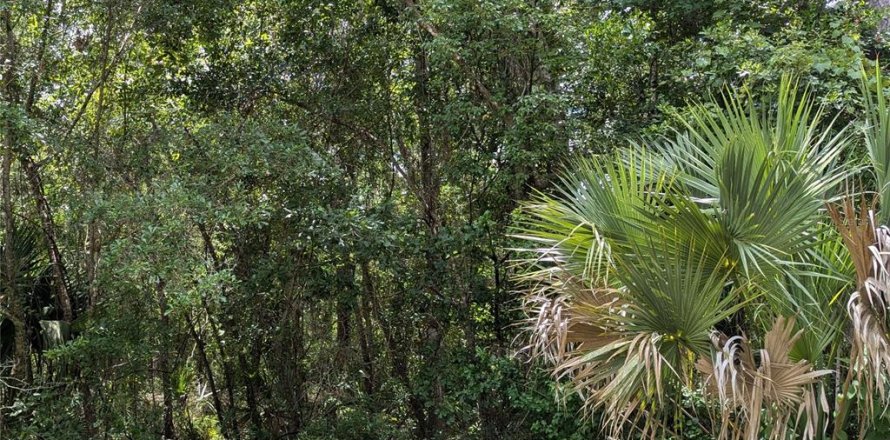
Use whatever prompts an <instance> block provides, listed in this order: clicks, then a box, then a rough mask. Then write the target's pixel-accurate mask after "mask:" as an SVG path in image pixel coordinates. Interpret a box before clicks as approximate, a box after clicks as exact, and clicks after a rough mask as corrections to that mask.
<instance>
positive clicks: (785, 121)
mask: <svg viewBox="0 0 890 440" xmlns="http://www.w3.org/2000/svg"><path fill="white" fill-rule="evenodd" d="M881 102H883V101H881ZM884 110H886V107H885V108H884ZM888 115H890V114H888ZM676 117H677V119H678V120H679V121H680V124H679V128H677V129H676V130H675V131H673V132H672V133H670V134H669V135H667V136H663V137H659V138H651V139H646V140H645V141H643V142H640V143H637V144H633V145H630V146H629V147H627V148H624V149H621V150H619V151H617V152H614V153H611V154H606V155H601V156H595V157H591V158H583V159H579V160H577V161H575V162H572V163H571V164H569V166H568V167H567V169H568V170H569V171H568V172H566V173H565V174H564V175H563V178H562V180H561V182H560V185H559V187H558V190H557V191H556V193H555V194H553V195H548V194H537V195H536V196H535V197H534V198H533V199H532V200H531V201H529V202H527V203H526V204H525V206H524V216H523V220H522V221H521V223H520V224H519V226H518V227H517V230H516V233H515V236H516V237H517V238H519V239H520V240H521V241H522V243H524V246H523V247H522V248H521V249H519V250H520V251H521V253H522V255H525V256H526V257H525V259H523V260H521V261H520V262H519V263H520V267H521V270H520V275H519V277H518V278H519V281H520V282H521V283H522V285H523V286H525V287H524V293H525V295H524V302H523V306H524V307H523V308H524V310H525V311H526V313H527V314H528V320H527V326H526V328H527V335H528V344H527V345H526V346H525V347H524V349H523V350H522V351H523V352H524V353H527V354H529V355H531V356H532V357H535V358H541V359H543V360H544V361H545V362H547V363H548V364H549V365H550V366H551V367H552V372H553V374H554V375H555V376H556V377H557V378H559V379H567V383H568V386H569V387H570V389H571V390H573V391H575V392H577V393H579V394H580V395H581V396H583V397H584V399H585V402H586V407H587V408H588V409H589V410H590V411H589V412H588V413H590V414H594V413H598V414H601V415H602V417H603V418H604V421H605V422H606V423H605V425H604V426H606V427H607V429H609V431H610V433H611V435H613V436H616V437H620V436H624V435H629V434H630V433H631V432H633V430H635V429H638V430H640V431H641V432H642V433H643V434H649V435H652V436H653V437H655V436H658V437H662V436H668V435H679V434H677V433H676V432H674V431H675V426H678V423H681V422H683V421H684V420H685V421H689V420H693V419H698V418H700V417H691V414H689V411H691V410H692V408H690V407H689V405H684V404H683V395H684V392H685V393H687V394H688V393H689V392H696V391H700V392H702V393H704V396H705V398H706V399H707V401H708V402H709V405H707V406H706V407H707V408H712V409H714V411H715V413H716V414H715V415H713V416H712V417H711V419H710V420H711V422H710V424H707V426H704V425H706V424H705V423H703V426H702V427H703V428H705V429H707V430H708V431H709V432H710V435H713V436H719V437H722V438H748V439H756V438H761V437H769V438H786V436H787V435H790V434H791V433H796V435H797V436H800V437H802V438H815V437H817V436H818V435H821V433H822V432H824V431H825V430H826V429H827V428H828V425H829V424H830V421H829V420H828V417H827V415H828V414H830V409H831V408H830V407H831V404H830V403H829V402H828V399H827V397H826V391H825V387H826V385H829V384H830V381H831V380H832V379H833V378H834V377H835V376H836V375H833V373H835V370H834V369H835V368H836V365H837V364H838V362H841V363H843V362H842V361H843V359H845V358H846V356H845V355H843V352H844V351H845V350H849V348H850V347H851V341H849V340H848V339H846V338H845V336H844V329H845V326H846V325H848V324H847V323H846V322H847V321H846V314H845V313H844V304H843V301H842V300H839V295H841V293H843V292H848V291H849V290H851V289H854V288H855V287H856V283H855V275H854V274H855V271H854V264H853V259H851V253H850V252H849V247H848V246H845V244H846V243H847V241H848V240H846V236H845V235H843V234H842V233H841V230H840V229H839V228H837V227H835V226H833V224H832V222H831V216H830V215H829V212H832V213H834V214H835V217H837V218H838V219H840V220H841V223H844V220H843V219H844V218H846V217H844V214H843V212H847V210H843V209H838V208H835V205H834V204H833V203H834V202H837V201H839V200H841V198H840V194H841V193H840V190H841V188H842V187H843V185H841V183H842V182H844V181H845V180H846V179H848V178H849V177H850V176H851V175H852V173H853V171H855V170H852V169H851V168H850V167H844V166H843V165H842V164H841V163H840V159H841V158H842V157H844V155H845V154H849V153H850V152H852V151H853V147H854V146H855V145H856V141H857V137H856V131H855V130H854V128H853V126H844V127H838V126H836V124H834V123H833V122H834V121H833V120H832V119H831V118H827V117H826V115H825V112H824V110H823V109H822V108H821V107H819V106H817V105H815V104H814V100H813V98H812V97H811V96H810V95H809V93H808V92H807V90H806V89H803V88H801V87H798V85H797V83H796V82H795V81H793V80H792V79H790V78H785V79H783V81H782V82H781V84H780V87H779V89H778V92H777V94H776V96H775V98H774V99H771V100H765V101H760V100H757V99H755V97H754V96H752V94H751V93H750V92H749V91H748V90H746V89H742V90H740V91H737V92H727V93H726V94H725V95H723V96H721V97H720V99H712V100H711V101H709V102H707V103H704V104H698V105H693V106H691V107H690V109H689V110H688V112H685V113H683V114H678V115H676ZM887 120H888V121H890V116H888V119H887ZM887 127H890V124H888V125H887ZM888 130H890V128H888ZM886 139H887V140H890V135H887V136H886ZM887 145H888V146H890V144H887ZM882 148H883V147H882ZM888 156H890V154H888ZM888 174H890V173H888ZM888 186H890V185H888ZM851 200H852V199H851ZM827 204H828V206H831V207H832V209H826V205H827ZM847 205H848V207H850V206H852V208H851V209H852V211H853V213H854V212H855V207H856V206H857V205H855V204H852V205H851V204H850V203H847ZM842 211H843V212H842ZM854 222H855V220H854ZM855 224H858V223H855ZM888 237H890V233H888ZM887 243H888V245H887V246H888V247H890V240H888V242H887ZM869 244H871V243H869ZM886 273H890V272H886ZM887 279H888V281H890V275H888V278H887ZM887 298H888V300H890V296H888V297H887ZM882 305H883V303H882ZM885 315H886V314H885ZM885 315H881V317H882V318H883V317H884V316H885ZM870 322H872V321H870ZM886 348H887V349H888V350H887V352H886V353H890V344H887V345H886ZM867 353H871V351H867ZM882 355H883V352H882ZM888 359H890V355H888ZM872 362H873V361H872ZM882 365H885V366H886V365H890V363H885V364H882ZM841 369H844V371H847V370H853V369H852V368H848V367H845V366H842V367H841ZM838 374H840V373H838ZM834 405H835V406H837V405H838V403H837V402H835V403H834ZM637 434H639V433H637ZM635 435H636V434H635Z"/></svg>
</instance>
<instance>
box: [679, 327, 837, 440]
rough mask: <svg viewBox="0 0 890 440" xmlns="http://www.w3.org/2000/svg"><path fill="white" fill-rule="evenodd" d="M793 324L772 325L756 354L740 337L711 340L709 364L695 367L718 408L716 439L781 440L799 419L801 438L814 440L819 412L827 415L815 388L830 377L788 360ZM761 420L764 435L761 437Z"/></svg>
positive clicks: (825, 404) (704, 361)
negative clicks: (712, 350)
mask: <svg viewBox="0 0 890 440" xmlns="http://www.w3.org/2000/svg"><path fill="white" fill-rule="evenodd" d="M794 323H795V321H794V319H793V318H792V319H785V318H784V317H779V318H778V319H776V321H775V323H774V324H773V327H772V329H771V330H770V331H769V332H767V334H766V336H765V339H764V346H763V348H762V349H760V350H755V349H754V348H752V347H751V345H750V343H749V341H748V340H747V338H745V337H744V336H735V337H732V338H729V339H725V338H723V339H725V342H722V340H721V341H718V340H719V339H720V338H715V339H717V340H715V341H714V342H715V346H717V347H716V348H717V352H716V353H715V354H714V356H713V358H710V359H709V358H702V359H700V360H699V361H698V363H697V364H696V368H697V369H698V371H699V372H700V373H702V374H703V375H704V376H705V388H706V392H707V393H708V394H710V395H712V396H716V397H717V399H718V401H719V402H720V404H721V415H722V423H721V429H720V438H721V439H726V438H732V439H747V440H756V439H758V438H770V439H784V438H787V435H788V428H789V427H790V426H796V425H798V423H799V422H800V421H801V417H804V418H805V421H804V425H803V429H802V431H801V432H800V438H803V439H813V438H815V437H816V435H817V434H818V428H819V420H820V411H821V412H827V411H828V402H827V401H826V399H825V395H824V392H822V393H820V394H819V397H818V398H817V393H816V390H815V384H816V383H817V382H818V381H819V378H820V377H821V376H824V375H827V374H831V373H832V371H831V370H813V367H812V365H810V364H809V363H808V362H806V361H797V362H795V361H792V360H791V358H790V357H789V354H790V352H791V349H792V348H793V347H794V343H795V342H796V341H797V339H798V338H800V336H801V333H802V331H798V332H797V333H794ZM763 415H765V416H766V422H767V423H768V426H769V428H768V429H769V432H768V433H762V432H761V430H762V426H763V420H762V418H761V417H762V416H763ZM792 418H793V420H794V422H795V423H794V425H792V424H791V421H792Z"/></svg>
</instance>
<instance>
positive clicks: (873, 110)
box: [861, 63, 890, 225]
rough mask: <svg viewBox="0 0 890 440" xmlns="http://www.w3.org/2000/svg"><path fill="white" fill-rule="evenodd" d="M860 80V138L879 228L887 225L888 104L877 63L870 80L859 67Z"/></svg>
mask: <svg viewBox="0 0 890 440" xmlns="http://www.w3.org/2000/svg"><path fill="white" fill-rule="evenodd" d="M861 77H862V82H861V88H862V97H863V103H864V105H865V111H864V116H865V121H864V122H865V125H864V126H863V134H864V137H865V146H866V149H867V151H868V158H869V161H870V163H871V166H872V171H873V172H874V177H875V185H876V187H877V191H878V194H879V195H880V199H881V205H880V209H879V210H878V212H877V218H876V220H877V223H878V224H882V225H883V224H887V223H888V222H890V103H888V102H887V97H886V96H885V95H884V88H885V86H886V85H885V82H884V78H883V77H884V75H883V74H882V72H881V66H880V63H875V74H874V76H869V75H867V73H866V71H865V66H864V65H863V66H862V75H861ZM870 77H871V78H874V84H870V83H869V78H870Z"/></svg>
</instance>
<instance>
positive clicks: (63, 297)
mask: <svg viewBox="0 0 890 440" xmlns="http://www.w3.org/2000/svg"><path fill="white" fill-rule="evenodd" d="M19 160H20V161H21V163H22V169H23V170H24V172H25V177H27V180H28V186H29V187H30V189H31V197H33V199H34V204H35V205H36V207H37V214H38V215H39V217H40V223H41V226H42V228H43V235H44V238H45V239H46V244H47V248H48V249H49V258H50V263H51V264H52V272H53V284H54V285H55V290H56V296H57V298H58V300H59V305H60V306H61V307H62V320H63V321H65V322H67V323H69V324H70V323H71V321H73V320H74V310H73V308H72V306H71V296H70V295H69V293H68V278H67V275H66V274H65V265H64V263H63V262H62V253H61V252H60V251H59V245H58V243H57V241H56V225H55V221H54V220H53V214H52V208H50V205H49V202H48V201H47V200H46V195H45V194H44V191H43V181H42V180H41V178H40V167H39V166H38V165H37V163H36V162H34V159H33V158H32V157H31V156H29V155H28V154H25V153H22V154H20V156H19Z"/></svg>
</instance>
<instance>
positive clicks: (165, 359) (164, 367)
mask: <svg viewBox="0 0 890 440" xmlns="http://www.w3.org/2000/svg"><path fill="white" fill-rule="evenodd" d="M165 287H166V283H165V282H164V280H159V281H158V283H157V286H156V288H155V292H156V294H157V297H158V306H159V308H160V326H161V334H162V336H161V341H160V342H161V347H160V350H159V352H158V370H159V372H160V373H161V393H162V397H163V399H164V427H163V429H164V431H163V437H162V438H163V440H172V439H175V438H176V428H175V426H174V425H173V381H172V378H171V374H172V371H171V370H170V357H169V353H168V350H169V345H170V342H171V341H170V337H169V336H168V335H169V333H170V318H169V317H168V316H167V294H166V292H165V290H164V289H165Z"/></svg>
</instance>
